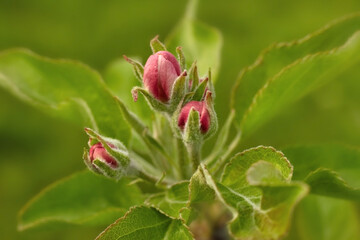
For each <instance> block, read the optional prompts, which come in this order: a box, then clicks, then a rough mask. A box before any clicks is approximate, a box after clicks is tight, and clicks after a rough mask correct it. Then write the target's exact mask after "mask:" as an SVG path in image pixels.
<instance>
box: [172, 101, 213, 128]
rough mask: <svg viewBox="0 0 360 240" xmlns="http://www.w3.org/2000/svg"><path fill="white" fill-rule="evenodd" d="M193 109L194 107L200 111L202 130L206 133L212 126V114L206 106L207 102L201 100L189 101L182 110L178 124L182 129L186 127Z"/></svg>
mask: <svg viewBox="0 0 360 240" xmlns="http://www.w3.org/2000/svg"><path fill="white" fill-rule="evenodd" d="M191 109H194V110H195V111H197V112H198V113H199V117H200V129H201V132H202V133H206V132H207V131H208V130H209V128H210V114H209V111H208V110H207V108H206V104H205V102H199V101H191V102H188V103H187V104H186V105H185V106H184V107H183V108H182V109H181V111H180V114H179V119H178V126H179V127H180V129H182V130H183V129H184V128H185V125H186V122H187V121H188V117H189V113H190V111H191Z"/></svg>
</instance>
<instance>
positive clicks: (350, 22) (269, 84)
mask: <svg viewBox="0 0 360 240" xmlns="http://www.w3.org/2000/svg"><path fill="white" fill-rule="evenodd" d="M359 29H360V16H359V14H356V15H352V16H349V17H346V18H343V19H340V20H338V21H335V22H334V23H332V24H330V25H328V26H326V27H325V28H323V29H321V30H319V31H317V32H315V33H313V34H310V35H308V36H306V37H305V38H303V39H300V40H297V41H294V42H290V43H280V44H275V45H273V46H271V47H270V48H268V49H266V50H265V51H264V52H263V54H261V55H260V56H259V58H258V59H257V60H256V62H255V63H254V64H253V65H252V66H250V67H247V68H245V69H244V70H243V71H242V72H241V74H240V77H239V79H238V80H237V84H236V86H235V88H234V91H233V94H232V104H231V105H232V108H235V109H236V122H237V124H238V126H239V127H240V128H241V129H242V130H243V131H244V134H245V135H247V134H250V133H251V132H253V131H254V130H256V129H257V128H258V127H259V126H261V125H262V124H263V123H264V122H265V121H267V120H268V119H270V118H271V117H272V116H274V115H275V114H276V113H277V112H279V111H280V110H281V109H282V108H283V107H284V106H286V105H288V104H290V103H292V102H294V101H296V100H298V99H299V98H301V97H303V96H304V95H306V94H307V93H309V92H310V91H312V90H314V89H316V88H317V87H319V86H321V85H322V84H324V83H326V82H328V81H330V80H333V79H336V78H337V77H338V76H339V75H340V74H342V73H344V72H346V71H348V70H349V69H351V67H354V66H355V65H356V64H357V62H358V61H359V57H358V55H357V54H356V53H357V51H358V48H359V45H360V44H359V34H357V33H356V31H357V30H359Z"/></svg>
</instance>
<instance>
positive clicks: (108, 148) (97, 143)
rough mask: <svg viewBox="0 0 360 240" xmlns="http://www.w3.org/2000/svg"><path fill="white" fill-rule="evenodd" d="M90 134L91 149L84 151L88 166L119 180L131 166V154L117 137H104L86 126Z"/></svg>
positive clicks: (96, 171) (94, 170) (86, 130)
mask: <svg viewBox="0 0 360 240" xmlns="http://www.w3.org/2000/svg"><path fill="white" fill-rule="evenodd" d="M85 132H86V133H87V134H88V135H89V142H88V145H89V148H90V149H89V151H88V150H87V149H85V151H84V156H83V158H84V162H85V164H86V166H87V167H88V168H89V169H90V170H92V171H93V172H95V173H98V174H101V175H104V176H106V177H109V178H112V179H115V180H119V179H120V178H121V177H122V176H123V175H124V174H125V173H126V171H127V168H128V166H129V163H130V160H129V154H128V151H127V150H126V148H125V146H124V145H123V144H122V143H121V142H120V141H118V140H116V139H111V138H107V137H103V136H101V135H100V134H98V133H96V132H95V131H93V130H91V129H90V128H85Z"/></svg>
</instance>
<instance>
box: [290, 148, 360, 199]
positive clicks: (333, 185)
mask: <svg viewBox="0 0 360 240" xmlns="http://www.w3.org/2000/svg"><path fill="white" fill-rule="evenodd" d="M284 152H285V153H286V155H287V156H288V157H289V158H290V159H291V162H292V163H293V164H294V179H297V180H305V181H306V182H307V183H308V184H309V185H310V186H311V193H314V194H319V195H326V196H331V197H337V198H347V199H351V200H357V201H360V175H359V171H360V150H359V149H357V148H349V147H345V146H341V145H315V146H296V147H288V148H286V149H285V150H284Z"/></svg>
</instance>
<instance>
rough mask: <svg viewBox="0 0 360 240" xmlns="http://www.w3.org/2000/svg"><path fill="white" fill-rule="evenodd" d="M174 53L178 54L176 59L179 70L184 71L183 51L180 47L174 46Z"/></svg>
mask: <svg viewBox="0 0 360 240" xmlns="http://www.w3.org/2000/svg"><path fill="white" fill-rule="evenodd" d="M176 53H177V55H178V60H179V63H180V67H181V71H185V69H186V61H185V55H184V52H183V50H182V47H177V48H176Z"/></svg>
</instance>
